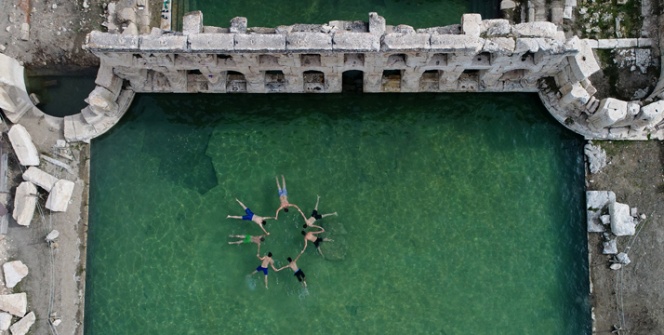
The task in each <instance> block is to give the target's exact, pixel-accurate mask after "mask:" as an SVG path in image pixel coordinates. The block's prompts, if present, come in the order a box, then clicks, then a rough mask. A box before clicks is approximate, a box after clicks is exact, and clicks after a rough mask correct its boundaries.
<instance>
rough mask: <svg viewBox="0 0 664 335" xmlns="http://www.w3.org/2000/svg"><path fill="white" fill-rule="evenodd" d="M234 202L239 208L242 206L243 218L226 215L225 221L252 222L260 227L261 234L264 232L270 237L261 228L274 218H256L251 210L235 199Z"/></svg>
mask: <svg viewBox="0 0 664 335" xmlns="http://www.w3.org/2000/svg"><path fill="white" fill-rule="evenodd" d="M235 201H237V203H238V204H240V206H242V208H244V212H245V213H246V215H243V216H237V215H228V216H226V218H227V219H241V220H245V221H254V222H256V224H257V225H258V226H259V227H261V229H262V230H263V232H265V234H266V235H270V233H268V232H267V230H265V228H263V226H264V225H265V224H266V222H265V220H270V219H276V218H273V217H263V216H258V215H256V214H254V212H252V211H251V209H249V208H247V206H245V205H244V204H243V203H242V202H241V201H240V200H238V199H237V198H235Z"/></svg>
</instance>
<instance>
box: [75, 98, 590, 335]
mask: <svg viewBox="0 0 664 335" xmlns="http://www.w3.org/2000/svg"><path fill="white" fill-rule="evenodd" d="M180 100H195V103H191V102H189V104H191V105H192V106H196V108H198V110H197V111H196V115H205V117H204V118H205V121H204V122H201V123H198V121H197V120H196V119H195V118H192V117H189V118H187V119H186V120H185V121H186V122H184V123H183V122H181V120H184V119H185V118H183V117H179V116H178V114H181V113H187V112H186V111H182V110H181V108H180V107H178V106H180V105H182V104H183V103H182V102H180ZM514 101H518V102H519V104H518V105H515V104H514ZM220 104H221V105H223V106H224V108H223V109H222V110H220V109H219V108H218V106H219V105H220ZM396 105H399V106H400V108H401V109H403V111H396V110H394V109H393V106H396ZM172 106H176V107H172ZM265 106H279V110H280V111H274V110H273V108H265ZM292 106H298V107H297V108H293V107H292ZM357 107H359V108H360V110H361V111H362V112H361V113H348V112H347V111H348V110H353V109H355V108H357ZM296 109H299V111H297V112H294V110H296ZM448 114H451V115H454V116H453V117H448ZM167 120H171V121H167ZM211 120H213V121H211ZM252 120H258V121H259V122H256V123H253V122H252ZM471 125H472V126H471ZM187 127H191V129H190V130H188V129H187ZM171 128H176V129H177V132H178V134H180V135H179V136H177V137H174V138H172V139H170V140H169V141H168V142H167V143H169V146H168V147H163V146H157V147H154V148H153V146H155V145H156V144H158V143H160V141H159V138H161V137H163V136H165V135H164V134H169V133H170V132H169V129H171ZM197 132H204V133H207V134H209V136H200V134H198V133H197ZM186 134H189V135H186ZM535 135H536V136H535ZM194 140H197V141H204V143H195V142H192V141H194ZM173 141H175V142H173ZM178 141H181V142H182V143H177V142H178ZM137 142H138V143H140V145H138V144H137ZM582 144H583V142H582V139H581V138H579V137H576V136H573V135H572V134H571V133H569V132H568V131H566V130H564V129H562V128H561V127H560V126H559V125H558V124H557V123H555V122H554V121H553V120H552V119H551V118H550V117H549V116H548V115H547V114H546V111H544V109H543V107H542V106H541V104H540V103H539V102H538V100H537V97H536V96H535V95H516V94H515V95H494V94H486V95H460V94H458V95H401V96H396V95H364V96H344V95H327V96H312V95H299V96H288V95H282V96H269V97H268V96H248V95H243V96H236V95H235V96H234V95H229V96H201V95H196V96H186V97H185V96H181V95H162V96H156V95H139V96H137V98H136V100H135V102H134V105H133V107H132V111H130V112H129V115H127V118H125V119H123V121H122V122H121V123H120V125H118V126H117V127H115V128H114V129H112V130H111V132H109V133H108V134H107V135H106V136H104V137H103V138H101V139H99V140H96V141H95V142H94V143H93V157H92V171H91V174H92V180H93V183H92V189H91V206H90V209H91V212H90V235H89V239H90V242H89V248H88V262H89V263H88V278H87V279H88V285H87V292H86V294H87V297H86V327H85V328H86V333H88V334H123V333H136V332H139V333H145V334H149V333H161V334H186V333H189V331H190V330H191V328H192V327H194V328H196V331H197V333H199V334H206V333H210V334H212V333H217V332H218V331H219V330H220V329H223V330H224V332H240V333H247V332H249V333H251V332H254V331H255V330H256V329H274V330H275V332H297V330H296V329H293V328H292V327H293V326H295V325H297V324H299V322H301V320H302V318H303V317H306V319H307V320H308V321H312V320H314V321H315V323H316V324H318V325H319V326H320V327H321V329H325V330H327V331H330V332H349V331H350V332H357V331H359V330H360V329H361V330H362V331H367V332H388V333H406V332H416V333H418V332H419V333H430V332H441V333H442V332H443V331H444V332H445V333H447V334H466V333H487V332H492V333H504V334H511V333H515V332H516V333H537V334H559V333H583V332H584V331H587V330H588V329H589V328H588V327H589V307H588V306H589V305H588V301H587V299H580V298H579V297H585V296H587V294H588V292H587V258H586V247H585V233H584V231H585V230H584V229H583V216H582V214H580V213H582V208H583V207H582V206H583V205H582V199H583V198H582V197H583V192H582V191H583V170H582V169H583V166H582V165H581V164H580V163H579V162H582V161H581V160H579V158H578V157H581V155H582V150H581V148H582ZM174 148H177V150H175V149H174ZM189 148H191V150H192V151H194V152H197V154H196V155H192V154H189V153H186V152H182V151H183V150H185V151H186V150H189ZM201 148H203V149H201ZM201 153H203V154H202V155H201ZM175 156H180V157H186V158H187V159H189V160H191V159H199V158H200V159H209V160H210V162H211V165H210V167H209V169H210V171H211V172H205V171H203V173H199V172H200V171H201V170H200V168H199V165H197V164H195V163H196V162H188V161H187V160H186V159H185V160H173V157H175ZM203 156H205V157H203ZM193 157H199V158H193ZM169 162H172V163H169ZM169 164H171V165H169ZM165 166H166V167H167V169H168V173H162V172H161V171H160V170H161V169H164V168H165ZM210 173H211V174H212V175H213V176H214V177H215V179H216V182H217V184H216V186H214V187H212V188H210V189H209V190H207V191H205V192H200V189H197V188H195V187H194V188H192V187H190V185H188V184H187V182H188V181H189V180H193V179H191V178H195V177H196V178H197V177H202V178H209V177H208V176H209V175H210ZM281 174H284V175H285V176H286V178H287V184H288V190H289V199H290V200H291V201H292V202H294V203H296V204H299V205H300V206H301V207H302V210H303V211H304V212H305V214H309V213H310V211H311V209H312V208H313V205H314V204H315V199H316V195H317V194H320V195H321V203H320V205H319V210H320V211H321V212H323V213H327V212H334V211H336V212H338V213H339V216H338V217H328V218H325V219H323V220H322V225H323V226H324V227H325V228H326V229H327V230H328V232H327V233H326V235H327V236H330V237H332V238H334V239H335V242H324V243H323V244H322V249H323V252H325V253H326V254H328V255H329V256H330V257H329V258H330V259H328V260H326V259H324V258H323V257H321V256H320V255H319V254H317V253H316V251H315V248H314V247H313V246H309V247H308V249H307V251H306V252H305V254H304V255H303V256H302V257H301V259H300V260H299V261H298V265H299V266H300V267H302V269H303V270H304V271H305V273H306V274H307V282H308V284H309V289H308V290H304V289H303V288H302V286H301V284H300V283H299V282H298V281H297V280H296V278H295V277H294V276H293V273H292V271H290V269H285V270H284V271H283V272H280V273H275V272H274V271H270V275H269V280H270V288H269V290H265V289H264V288H263V278H262V275H260V274H256V275H255V276H253V277H251V278H248V279H247V277H246V275H247V274H249V273H250V272H251V271H253V269H254V268H255V267H256V266H257V265H258V264H259V261H258V259H257V258H256V256H255V250H256V249H255V246H254V245H240V246H229V245H228V244H227V242H228V237H227V236H228V235H229V234H244V233H249V234H255V235H257V234H260V230H259V229H258V227H256V225H255V224H253V223H247V222H243V221H240V220H229V219H226V215H228V214H231V215H240V214H242V209H241V207H240V206H238V205H237V203H236V202H235V200H234V199H235V197H238V198H240V199H241V200H242V201H243V202H244V203H245V204H247V205H248V206H249V207H250V208H252V209H253V210H254V212H255V213H257V214H259V215H264V216H271V215H274V210H275V209H276V207H277V206H278V197H277V194H276V193H277V192H276V185H275V182H274V176H275V175H281ZM183 181H187V182H183ZM193 182H194V183H197V182H196V181H193ZM301 220H302V219H301V217H300V215H299V213H297V211H295V210H292V211H291V212H289V213H281V214H280V220H279V221H276V222H275V221H268V222H269V223H268V225H267V229H268V230H269V231H271V232H272V235H271V236H270V237H269V238H268V240H267V241H266V242H265V243H264V246H263V248H262V252H267V251H272V252H273V253H274V255H275V256H274V257H275V261H276V263H277V264H276V265H277V266H283V265H285V264H286V257H288V256H290V257H295V256H296V255H297V253H298V252H299V250H300V249H301V245H302V236H301V234H300V230H301V223H302V221H301ZM331 259H334V260H331ZM118 311H122V313H118ZM570 311H573V312H570ZM118 320H122V322H118ZM172 320H178V322H172Z"/></svg>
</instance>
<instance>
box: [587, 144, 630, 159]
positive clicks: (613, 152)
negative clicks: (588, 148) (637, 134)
mask: <svg viewBox="0 0 664 335" xmlns="http://www.w3.org/2000/svg"><path fill="white" fill-rule="evenodd" d="M594 144H595V145H599V146H600V147H601V148H602V149H603V150H604V151H605V152H606V156H607V157H616V156H618V155H619V154H620V153H621V152H623V151H625V150H628V149H629V147H630V146H632V145H633V143H632V142H631V141H598V142H596V143H594Z"/></svg>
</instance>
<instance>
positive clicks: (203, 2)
mask: <svg viewBox="0 0 664 335" xmlns="http://www.w3.org/2000/svg"><path fill="white" fill-rule="evenodd" d="M499 3H500V1H493V0H492V1H486V0H369V1H358V0H313V1H312V0H291V1H264V0H227V1H218V0H175V1H174V9H175V11H176V12H178V11H180V12H181V13H186V12H189V11H193V10H201V11H203V17H204V22H205V25H208V26H217V27H228V26H229V25H230V23H229V22H230V20H231V19H232V18H234V17H236V16H244V17H246V18H247V21H248V24H249V27H276V26H279V25H290V24H295V23H316V24H321V23H327V22H329V21H331V20H345V21H354V20H359V21H365V22H367V21H368V20H369V12H377V13H378V14H380V15H381V16H383V17H385V20H386V21H387V24H388V25H398V24H407V25H411V26H413V27H415V28H426V27H437V26H446V25H450V24H456V23H460V22H461V15H463V14H464V13H471V12H472V13H480V14H482V17H484V18H495V17H497V15H498V14H499V13H498V4H499ZM177 15H180V16H181V15H182V14H180V13H178V14H176V16H177ZM179 22H181V20H178V21H177V22H176V23H178V24H179Z"/></svg>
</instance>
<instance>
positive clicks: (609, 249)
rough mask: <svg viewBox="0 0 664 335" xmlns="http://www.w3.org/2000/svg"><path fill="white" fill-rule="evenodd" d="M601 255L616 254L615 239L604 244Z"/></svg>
mask: <svg viewBox="0 0 664 335" xmlns="http://www.w3.org/2000/svg"><path fill="white" fill-rule="evenodd" d="M603 245H604V249H603V250H602V253H603V254H605V255H615V254H617V253H618V242H617V241H616V240H615V239H612V240H609V241H607V242H604V244H603Z"/></svg>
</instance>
